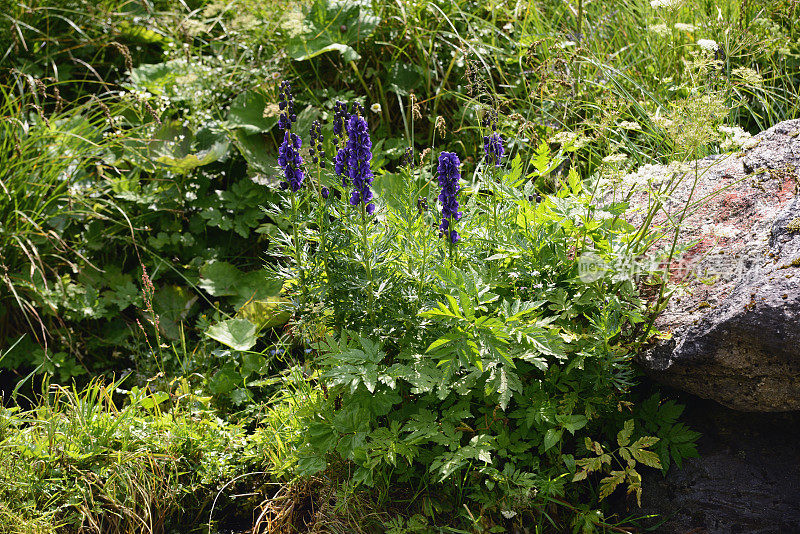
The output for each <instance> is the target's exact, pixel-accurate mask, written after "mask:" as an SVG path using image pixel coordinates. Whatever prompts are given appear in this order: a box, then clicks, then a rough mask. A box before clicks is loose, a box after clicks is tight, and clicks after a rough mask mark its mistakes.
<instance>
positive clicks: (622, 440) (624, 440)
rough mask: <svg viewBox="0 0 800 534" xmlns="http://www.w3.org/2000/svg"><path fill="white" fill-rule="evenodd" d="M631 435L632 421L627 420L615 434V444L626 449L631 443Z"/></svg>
mask: <svg viewBox="0 0 800 534" xmlns="http://www.w3.org/2000/svg"><path fill="white" fill-rule="evenodd" d="M632 434H633V419H628V420H627V421H625V424H624V425H623V427H622V430H620V431H619V432H617V444H618V445H619V446H620V447H627V446H628V444H629V443H630V442H631V435H632Z"/></svg>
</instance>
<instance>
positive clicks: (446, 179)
mask: <svg viewBox="0 0 800 534" xmlns="http://www.w3.org/2000/svg"><path fill="white" fill-rule="evenodd" d="M460 165H461V161H459V159H458V156H457V155H456V154H455V153H454V152H442V153H441V154H439V168H438V169H437V171H438V173H439V187H441V188H442V192H441V193H439V202H440V203H441V205H442V222H441V224H440V225H439V232H440V235H441V236H442V237H449V238H450V242H451V243H457V242H458V240H459V239H460V238H461V237H460V236H459V235H458V232H457V231H456V229H455V223H456V221H458V220H459V219H461V212H460V211H458V208H459V205H458V192H459V191H460V190H461V186H460V185H459V184H458V181H459V180H460V179H461V172H460V171H459V170H458V168H459V166H460Z"/></svg>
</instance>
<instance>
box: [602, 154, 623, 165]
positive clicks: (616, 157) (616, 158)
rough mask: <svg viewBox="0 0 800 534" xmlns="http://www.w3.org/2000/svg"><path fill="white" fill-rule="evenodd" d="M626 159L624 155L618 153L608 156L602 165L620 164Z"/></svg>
mask: <svg viewBox="0 0 800 534" xmlns="http://www.w3.org/2000/svg"><path fill="white" fill-rule="evenodd" d="M626 159H628V156H626V155H625V154H620V153H616V154H609V155H608V156H606V157H604V158H603V163H608V164H613V163H622V162H623V161H625V160H626Z"/></svg>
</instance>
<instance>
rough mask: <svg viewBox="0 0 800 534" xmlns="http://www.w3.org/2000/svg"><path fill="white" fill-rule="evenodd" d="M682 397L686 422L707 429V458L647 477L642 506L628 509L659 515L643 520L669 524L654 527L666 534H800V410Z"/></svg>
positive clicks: (703, 443) (703, 446) (703, 441)
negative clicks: (748, 409) (758, 409)
mask: <svg viewBox="0 0 800 534" xmlns="http://www.w3.org/2000/svg"><path fill="white" fill-rule="evenodd" d="M683 400H684V402H686V404H687V410H686V413H685V415H684V417H683V418H682V420H684V421H685V422H686V423H688V424H689V425H690V426H691V427H693V428H698V429H702V430H703V436H702V437H701V438H700V440H699V442H698V449H699V452H700V458H692V459H689V460H685V461H684V463H683V469H674V468H673V469H672V470H670V472H669V473H668V475H667V476H666V477H663V476H662V475H661V474H660V473H656V472H649V473H648V474H646V475H644V476H645V478H644V480H643V484H642V486H643V488H644V492H643V496H642V508H641V509H636V508H635V507H632V508H629V509H628V510H627V513H628V514H635V515H637V516H642V515H649V514H658V517H657V518H653V519H651V520H646V521H644V522H645V523H649V524H650V525H647V526H655V525H657V524H658V523H660V522H662V521H663V523H662V524H661V525H660V527H658V529H657V530H655V532H657V533H662V534H689V533H691V534H734V533H742V534H745V533H746V534H788V533H793V532H800V449H798V447H797V445H796V444H797V443H798V441H800V413H797V412H795V413H772V414H754V413H750V414H742V413H741V412H736V411H733V410H730V409H727V408H724V407H722V406H720V405H718V404H716V403H714V402H713V401H702V400H700V399H683ZM634 504H635V503H634ZM643 526H644V525H643Z"/></svg>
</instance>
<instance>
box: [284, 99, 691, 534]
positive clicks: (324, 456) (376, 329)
mask: <svg viewBox="0 0 800 534" xmlns="http://www.w3.org/2000/svg"><path fill="white" fill-rule="evenodd" d="M288 91H289V90H288V88H287V86H284V97H285V98H284V101H282V103H281V108H282V109H283V110H284V115H282V117H281V125H282V126H283V127H284V129H285V132H286V133H285V138H284V144H283V145H282V147H281V159H280V164H281V166H282V168H283V172H284V176H285V180H284V184H285V185H284V186H283V187H284V189H285V197H284V204H283V205H282V206H277V205H276V206H272V207H271V209H270V213H271V215H272V216H273V217H285V218H286V219H287V221H288V224H289V226H291V232H287V233H286V234H285V235H284V236H283V241H282V250H283V255H282V257H283V258H284V260H283V262H282V263H281V264H280V265H278V266H277V267H275V269H276V273H277V274H278V275H281V276H283V277H285V278H286V279H287V280H288V282H289V283H288V284H284V287H289V288H291V292H292V295H289V296H290V297H291V300H292V307H291V310H289V311H291V312H292V313H293V320H292V322H291V323H290V326H289V328H288V331H289V334H287V336H286V337H287V338H289V339H288V340H287V344H289V345H294V346H296V347H299V348H302V349H303V350H299V351H295V352H296V353H297V354H307V355H308V359H307V360H306V361H305V362H304V363H298V365H302V366H303V368H304V372H303V373H293V374H292V376H294V377H295V379H297V378H296V377H302V380H306V381H308V382H309V384H310V385H311V386H312V387H313V390H314V391H315V394H314V395H316V396H313V395H312V397H310V399H311V400H310V401H309V402H312V403H316V404H315V409H314V410H313V411H309V412H307V413H313V415H310V416H308V415H307V416H305V421H304V425H303V428H306V429H307V431H306V432H305V433H304V434H302V435H299V436H298V441H297V443H296V444H295V445H296V447H297V451H298V452H297V456H296V472H297V474H298V475H301V476H308V475H314V474H316V473H319V472H321V471H324V470H326V469H328V468H329V467H330V466H331V465H332V464H336V465H341V462H342V461H344V462H346V463H348V464H349V465H350V466H351V468H350V469H351V472H352V479H351V482H352V483H355V484H365V485H368V486H372V485H381V486H382V487H388V485H389V484H390V483H394V482H399V483H403V484H408V485H410V486H412V487H417V488H422V487H424V486H426V485H429V484H451V485H453V484H454V485H455V487H456V488H457V489H458V490H457V491H456V492H452V493H453V494H457V495H458V496H459V498H460V499H463V502H464V503H469V507H468V510H477V511H476V512H475V511H474V512H470V515H471V516H473V517H472V520H475V521H478V522H479V523H481V524H483V525H495V526H496V527H498V525H500V526H502V525H504V524H505V527H502V528H506V527H508V526H509V524H510V522H513V521H523V518H527V519H524V521H530V519H531V517H534V518H537V520H538V521H540V522H541V523H542V524H544V523H547V522H550V523H551V524H552V526H555V525H560V527H559V528H561V527H563V526H564V525H569V524H571V525H572V526H573V527H574V529H576V531H584V532H589V531H592V530H593V529H595V528H598V529H599V528H602V527H603V526H604V525H605V522H604V521H605V520H604V516H603V512H602V510H601V509H602V506H601V503H600V501H601V500H603V499H604V498H605V497H608V496H609V495H611V494H612V493H613V492H614V491H615V490H616V489H617V488H618V487H624V488H625V489H626V490H627V492H628V493H629V494H633V495H635V498H636V500H637V501H638V500H639V499H640V496H641V493H642V487H641V475H640V473H639V470H640V469H641V468H642V466H646V467H650V468H657V469H659V468H663V469H666V467H668V465H669V464H670V463H671V462H673V461H680V459H681V457H684V456H690V455H692V454H693V452H694V449H693V444H692V440H693V439H694V437H696V436H694V437H693V436H688V438H687V439H685V440H684V442H682V447H679V446H677V445H676V446H674V447H672V448H670V447H663V448H657V449H656V450H658V451H661V452H660V453H659V454H657V453H656V452H653V450H654V449H653V446H654V445H656V444H657V443H658V442H659V440H660V435H653V434H652V433H647V432H646V431H645V428H651V429H652V428H655V427H653V426H647V427H645V425H644V422H642V421H640V420H639V418H637V415H636V414H637V413H638V412H637V411H636V410H633V409H632V408H631V405H632V401H633V397H632V394H631V387H632V386H633V385H634V382H635V379H634V371H633V369H632V367H631V361H630V360H631V356H632V355H631V354H630V353H629V350H628V347H630V346H631V345H632V344H633V343H634V342H635V341H636V340H637V339H639V338H641V337H642V336H644V337H649V336H650V334H651V333H650V332H642V327H643V326H644V325H646V324H647V323H646V321H645V314H646V309H647V301H646V299H644V298H642V297H641V296H640V294H639V286H640V285H641V280H640V279H637V278H636V276H634V275H633V274H631V273H628V272H623V271H612V270H602V269H600V270H595V271H591V272H590V273H589V274H588V275H587V274H586V272H585V270H584V269H583V264H582V258H586V257H591V258H601V259H602V260H603V262H604V265H612V264H614V262H615V259H617V258H621V257H623V256H625V257H637V256H638V255H640V254H641V253H642V252H644V251H643V250H641V249H642V248H643V247H645V246H646V244H647V243H649V242H650V239H648V237H647V236H642V235H639V229H637V228H635V227H633V226H631V225H630V224H629V223H627V222H626V221H625V219H624V218H623V217H622V215H623V213H624V211H625V210H626V208H627V205H626V204H624V203H619V202H617V203H613V204H604V203H603V201H602V200H601V199H600V198H598V195H597V194H596V193H595V189H596V186H597V183H598V179H599V178H598V179H595V178H590V179H586V180H581V179H580V178H579V176H578V175H577V174H576V173H575V172H570V173H569V175H568V177H567V179H566V181H565V182H563V183H562V182H558V181H557V184H558V186H557V187H556V188H555V190H550V191H539V190H537V188H536V186H535V185H534V184H535V183H537V182H539V183H541V182H543V181H542V180H537V178H538V176H537V175H536V172H534V174H532V175H527V176H525V175H523V172H522V168H523V164H522V157H523V156H522V155H521V154H517V155H516V156H515V157H514V158H513V160H511V161H510V162H509V161H508V160H507V158H506V159H503V156H504V152H505V151H504V147H503V139H502V138H501V137H500V135H499V134H497V133H496V132H492V133H490V134H489V135H487V136H486V138H485V152H486V157H485V159H484V161H483V162H482V164H480V165H478V166H477V169H478V170H477V171H476V172H475V174H474V175H473V176H469V177H464V176H462V174H461V165H460V161H459V157H458V155H457V154H455V153H451V152H441V153H439V154H438V155H436V156H435V157H432V158H429V159H424V160H423V163H422V164H421V165H420V166H419V167H416V168H415V167H414V166H413V164H412V162H413V161H414V159H415V158H414V157H413V154H411V155H410V157H409V155H408V154H407V155H406V156H405V157H404V160H403V164H402V165H401V166H400V167H399V170H398V171H397V172H395V173H391V174H390V173H383V174H377V175H376V172H377V171H376V170H374V169H372V167H371V162H372V148H373V145H372V141H371V138H370V129H369V124H368V122H367V118H366V116H365V113H364V110H363V108H362V107H361V106H360V105H358V104H354V105H352V106H348V105H347V104H345V103H337V104H336V106H335V113H334V118H333V125H332V135H330V136H328V143H327V144H325V141H324V139H325V135H324V134H323V131H322V128H321V125H320V124H318V123H317V124H315V125H313V126H312V128H311V132H310V138H311V140H312V149H313V151H311V152H309V153H310V154H311V155H312V163H311V164H305V163H304V162H303V161H302V159H300V156H299V153H298V152H297V149H298V148H299V147H300V146H301V143H300V141H299V137H298V134H296V133H295V132H293V131H291V125H292V122H291V121H292V110H291V98H290V96H288ZM325 147H328V149H329V153H331V154H334V157H333V169H332V171H333V172H330V170H326V169H325V167H324V160H325ZM540 152H541V151H540ZM539 157H541V154H540V155H539ZM539 168H542V169H547V168H549V166H539ZM373 179H376V180H390V179H391V180H399V181H401V182H402V187H399V188H393V189H392V190H394V191H399V194H396V195H394V196H392V197H385V198H382V197H380V196H378V195H377V194H376V193H375V192H374V191H373V185H375V184H374V183H373ZM637 275H638V276H642V273H641V272H638V273H637ZM644 275H645V276H651V275H652V273H644ZM651 404H652V403H651ZM658 405H659V402H658V400H656V401H655V410H656V412H657V411H658ZM648 413H649V412H648ZM673 422H674V420H673ZM658 428H659V429H661V430H658V432H655V434H659V433H664V434H665V435H666V433H668V432H669V431H672V430H673V429H672V426H671V425H670V424H665V425H664V426H663V427H658ZM681 428H683V427H681ZM686 431H687V432H688V430H686ZM684 437H686V436H684ZM675 439H676V443H677V441H679V438H675ZM578 503H582V504H578ZM552 504H558V505H559V506H557V507H556V511H554V510H553V507H552V506H549V507H546V506H545V505H552ZM457 508H458V509H461V506H460V505H459V506H458V507H457ZM559 510H560V511H559ZM514 518H516V519H514ZM545 518H547V521H545ZM498 528H501V527H498Z"/></svg>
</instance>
